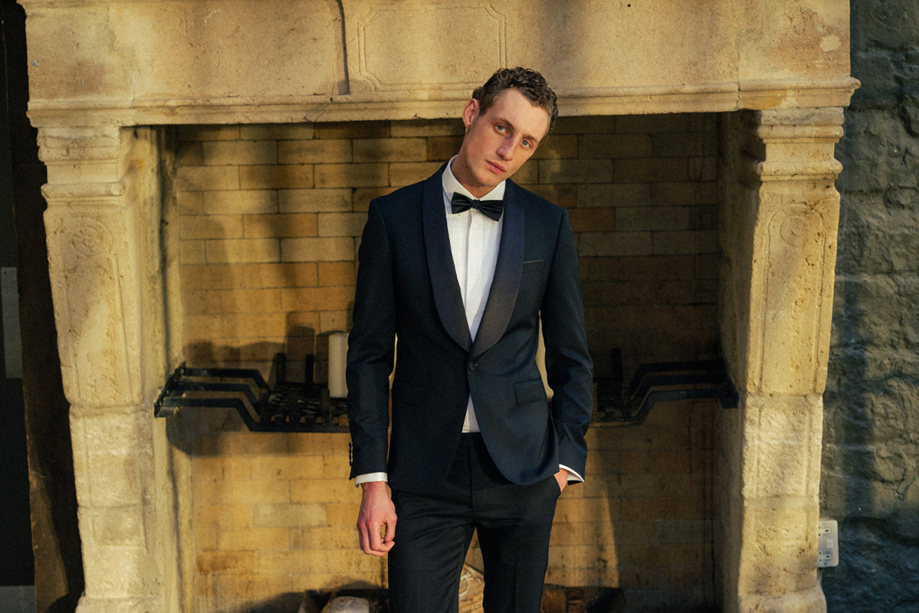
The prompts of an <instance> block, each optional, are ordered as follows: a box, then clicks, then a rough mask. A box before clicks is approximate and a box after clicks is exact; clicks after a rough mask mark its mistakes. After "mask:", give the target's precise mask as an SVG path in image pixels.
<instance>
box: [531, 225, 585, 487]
mask: <svg viewBox="0 0 919 613" xmlns="http://www.w3.org/2000/svg"><path fill="white" fill-rule="evenodd" d="M541 317H542V327H543V338H544V340H545V344H546V375H547V378H548V380H549V387H551V388H552V391H553V394H554V395H553V398H552V415H553V419H554V422H555V428H556V431H557V433H558V443H559V447H558V448H559V463H560V464H563V465H565V466H567V467H570V468H571V469H573V470H575V471H576V472H577V473H578V474H580V475H584V472H585V465H586V462H587V443H586V441H585V440H584V435H585V434H586V432H587V428H588V426H589V425H590V418H591V415H592V414H593V362H592V360H591V358H590V352H589V351H588V348H587V332H586V330H585V326H584V304H583V300H582V298H581V279H580V274H579V271H578V254H577V250H576V248H575V246H574V234H573V233H572V231H571V225H570V223H569V222H568V212H567V211H563V215H562V219H561V223H560V224H559V231H558V237H557V241H556V247H555V256H554V257H553V259H552V266H551V268H550V270H549V281H548V284H547V286H546V293H545V297H544V298H543V302H542V310H541Z"/></svg>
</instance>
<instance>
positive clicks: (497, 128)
mask: <svg viewBox="0 0 919 613" xmlns="http://www.w3.org/2000/svg"><path fill="white" fill-rule="evenodd" d="M495 130H497V131H498V132H504V131H505V130H507V128H505V127H504V126H503V125H501V124H500V123H498V124H495Z"/></svg>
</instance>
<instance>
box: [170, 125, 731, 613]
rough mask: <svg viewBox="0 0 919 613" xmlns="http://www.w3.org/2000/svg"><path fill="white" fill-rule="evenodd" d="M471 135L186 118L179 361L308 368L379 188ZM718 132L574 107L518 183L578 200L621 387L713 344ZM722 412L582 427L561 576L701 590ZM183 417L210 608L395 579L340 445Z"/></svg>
mask: <svg viewBox="0 0 919 613" xmlns="http://www.w3.org/2000/svg"><path fill="white" fill-rule="evenodd" d="M462 133H463V127H462V123H461V122H460V121H459V120H440V121H401V122H396V121H394V122H358V123H348V124H322V123H316V124H290V125H242V126H191V127H180V128H178V134H177V136H178V138H177V146H178V152H177V176H176V182H175V183H176V192H177V193H176V197H177V202H178V206H179V209H180V224H181V227H180V237H181V241H180V245H181V246H180V249H181V253H180V261H181V282H182V305H183V310H184V338H185V352H186V359H187V361H188V363H189V364H190V365H197V366H205V365H220V366H234V367H236V366H242V367H248V368H259V369H260V370H262V371H263V373H264V374H265V375H266V376H269V374H270V369H271V360H272V358H273V356H274V354H275V353H277V352H279V351H284V352H286V353H287V354H288V373H290V375H289V377H290V378H292V379H301V380H302V378H303V377H304V373H303V364H304V363H303V356H304V355H305V354H307V353H314V352H316V351H317V350H318V351H319V353H322V347H321V345H322V343H321V336H320V335H322V334H323V333H326V332H330V331H347V330H349V329H350V310H351V307H352V305H353V298H354V278H355V269H356V251H357V246H358V244H359V242H360V233H361V230H362V227H363V223H364V220H365V217H366V210H367V207H368V205H369V202H370V200H371V199H373V198H374V197H376V196H379V195H382V194H385V193H389V192H390V191H392V190H394V189H396V188H398V187H400V186H403V185H408V184H410V183H413V182H415V181H420V180H422V179H424V178H426V177H428V176H429V175H430V174H431V173H433V172H434V171H435V170H436V169H437V168H438V167H439V166H440V164H442V163H443V162H444V161H446V160H447V159H449V158H450V157H451V156H452V155H453V154H454V153H455V152H456V150H457V149H458V148H459V145H460V143H461V140H462ZM717 143H718V121H717V116H715V115H702V114H700V115H685V114H683V115H662V116H628V117H579V118H561V119H560V120H559V121H558V124H557V126H556V129H555V130H554V131H553V134H552V136H550V137H549V138H548V139H547V140H546V141H545V142H544V143H543V144H542V145H541V146H540V148H539V150H538V151H537V153H536V155H535V156H534V159H533V160H531V161H530V162H528V163H527V164H526V165H524V167H523V168H522V169H521V170H520V171H519V172H518V174H517V176H516V177H515V181H516V182H517V183H519V184H521V185H523V186H524V187H527V188H528V189H531V190H533V191H535V192H537V193H539V194H540V195H542V196H544V197H546V198H548V199H550V200H552V201H553V202H556V203H557V204H560V205H562V206H565V207H566V208H567V209H568V210H569V214H570V218H571V224H572V227H573V229H574V231H575V237H576V241H577V246H578V251H579V255H580V264H581V280H582V285H583V290H584V301H585V310H586V318H587V326H588V338H589V343H590V348H591V353H592V355H593V356H594V361H595V369H596V374H597V376H599V377H608V376H610V375H611V374H613V361H612V360H611V357H610V356H611V351H612V350H614V349H618V350H619V352H621V356H622V364H623V370H624V372H625V375H626V377H628V376H630V375H631V373H632V372H633V371H634V369H635V367H636V366H637V365H638V364H641V363H645V362H651V361H664V360H687V359H697V358H701V357H711V356H712V355H713V354H714V351H715V348H716V344H717V332H716V328H717V314H716V307H715V304H716V293H717V283H718V279H717V270H718V266H717V259H718V253H717V238H716V218H715V214H716V194H717V189H716V176H717V162H716V160H717ZM322 366H323V365H322V363H319V364H318V365H317V372H316V373H315V375H316V378H317V380H319V381H322V380H325V379H324V377H325V372H324V369H323V367H322ZM713 406H714V405H713V404H711V403H685V402H684V403H670V404H667V405H659V406H658V407H657V408H655V409H654V411H653V412H652V414H651V417H650V418H649V420H648V421H647V422H645V424H644V425H642V426H629V427H596V428H594V429H593V430H592V431H591V434H590V436H589V444H590V447H591V454H590V459H589V465H588V469H587V471H588V475H587V483H586V484H584V485H583V486H577V487H573V488H570V489H569V490H568V491H567V492H566V493H565V495H564V496H563V498H562V499H561V500H560V503H559V508H558V512H557V515H556V526H555V529H554V532H553V548H552V553H551V556H550V569H549V580H550V581H552V582H556V583H562V584H566V585H607V586H621V587H623V588H626V589H627V591H628V592H629V593H630V594H631V595H632V596H631V602H633V603H634V604H636V605H641V603H645V604H646V605H647V606H649V607H654V606H660V605H665V606H671V607H672V606H678V605H686V606H687V607H688V606H694V605H696V604H701V603H705V602H708V601H710V599H711V587H710V584H711V579H710V575H711V531H710V525H711V524H710V521H711V516H712V510H711V496H710V479H711V444H710V441H711V423H712V419H711V418H712V414H713V411H714V410H716V409H715V408H713ZM189 423H190V431H189V434H190V437H191V440H190V449H191V450H192V453H193V463H192V479H193V491H194V500H193V504H194V507H195V513H194V526H193V532H194V535H195V541H196V542H195V550H196V552H197V578H196V586H197V587H196V589H197V596H198V605H199V611H200V612H202V613H203V612H205V611H218V610H224V609H227V608H232V607H236V606H241V605H242V604H244V603H250V604H251V603H256V602H274V601H276V600H277V599H278V598H284V596H282V595H283V594H288V596H286V598H289V599H295V597H294V596H290V595H291V594H294V593H296V592H301V591H302V590H304V589H322V588H333V587H336V586H339V585H342V584H344V583H354V582H363V583H366V584H368V585H380V584H383V583H385V564H383V563H381V562H380V561H379V560H376V559H370V558H368V557H366V556H363V555H362V554H360V553H358V552H357V550H356V548H355V543H356V535H355V531H354V529H353V527H352V526H353V523H354V520H355V519H356V513H357V505H358V502H359V499H360V498H359V492H358V491H357V490H356V489H355V488H354V487H353V485H352V484H349V483H348V482H347V481H346V478H347V471H348V469H347V436H346V435H337V434H300V435H277V434H252V433H249V432H247V431H245V430H244V429H243V427H242V425H241V423H240V421H239V419H238V418H237V417H236V416H235V415H232V414H229V413H226V412H223V411H205V410H195V411H193V412H192V418H191V419H190V421H189ZM475 558H476V552H475V551H473V552H472V553H471V554H470V559H471V560H475Z"/></svg>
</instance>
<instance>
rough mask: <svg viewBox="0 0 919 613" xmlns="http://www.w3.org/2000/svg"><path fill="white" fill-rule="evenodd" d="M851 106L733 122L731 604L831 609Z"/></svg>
mask: <svg viewBox="0 0 919 613" xmlns="http://www.w3.org/2000/svg"><path fill="white" fill-rule="evenodd" d="M842 121H843V111H842V109H841V108H821V109H785V110H769V111H757V112H755V113H734V114H732V115H728V116H725V122H724V123H725V130H724V134H725V136H724V148H723V149H724V162H723V169H724V174H723V177H722V202H723V209H722V211H721V216H720V219H721V226H722V227H721V229H720V233H721V245H722V249H723V251H724V254H723V257H722V276H721V279H722V288H721V308H722V318H721V326H722V329H721V334H722V343H723V346H724V351H725V354H726V358H727V361H728V365H729V368H730V370H731V375H732V377H733V378H734V381H735V382H736V383H737V386H738V390H739V391H740V407H739V409H737V410H736V411H725V412H723V413H722V415H721V418H720V420H719V426H720V427H719V438H720V441H719V454H720V456H721V457H720V458H719V461H716V463H715V465H716V467H718V468H717V470H718V475H717V480H718V482H717V487H718V494H717V495H718V507H717V508H718V514H719V517H718V518H717V528H716V534H717V538H718V542H717V543H716V551H717V557H718V559H717V564H718V566H719V572H718V577H719V581H720V592H721V595H722V597H723V607H724V610H725V611H726V612H729V613H733V612H752V611H757V612H772V611H774V612H776V613H778V612H780V611H781V612H782V613H796V612H808V613H816V612H824V611H826V602H825V599H824V597H823V592H822V591H821V589H820V586H819V584H818V583H817V522H818V519H819V502H818V494H819V485H820V445H821V437H822V425H823V403H822V394H823V391H824V387H825V384H826V371H827V358H828V350H829V344H830V324H831V314H832V313H831V312H832V302H833V279H834V276H833V275H834V266H835V261H836V234H837V226H838V221H839V194H838V193H837V191H836V189H835V187H834V185H833V181H834V180H835V178H836V176H837V175H838V174H839V172H840V170H841V169H842V166H841V165H840V164H839V162H837V161H836V160H835V159H834V157H833V152H834V145H835V143H836V142H837V141H838V140H839V138H840V137H841V136H842Z"/></svg>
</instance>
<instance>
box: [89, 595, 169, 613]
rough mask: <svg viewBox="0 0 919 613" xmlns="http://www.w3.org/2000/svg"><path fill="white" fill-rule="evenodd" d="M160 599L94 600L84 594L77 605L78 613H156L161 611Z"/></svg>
mask: <svg viewBox="0 0 919 613" xmlns="http://www.w3.org/2000/svg"><path fill="white" fill-rule="evenodd" d="M160 602H161V601H160V599H159V598H156V597H153V598H137V597H135V598H95V597H91V596H89V595H88V594H84V595H83V597H82V598H80V603H79V604H78V605H77V611H78V613H158V612H159V611H163V607H162V606H161V604H160Z"/></svg>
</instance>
